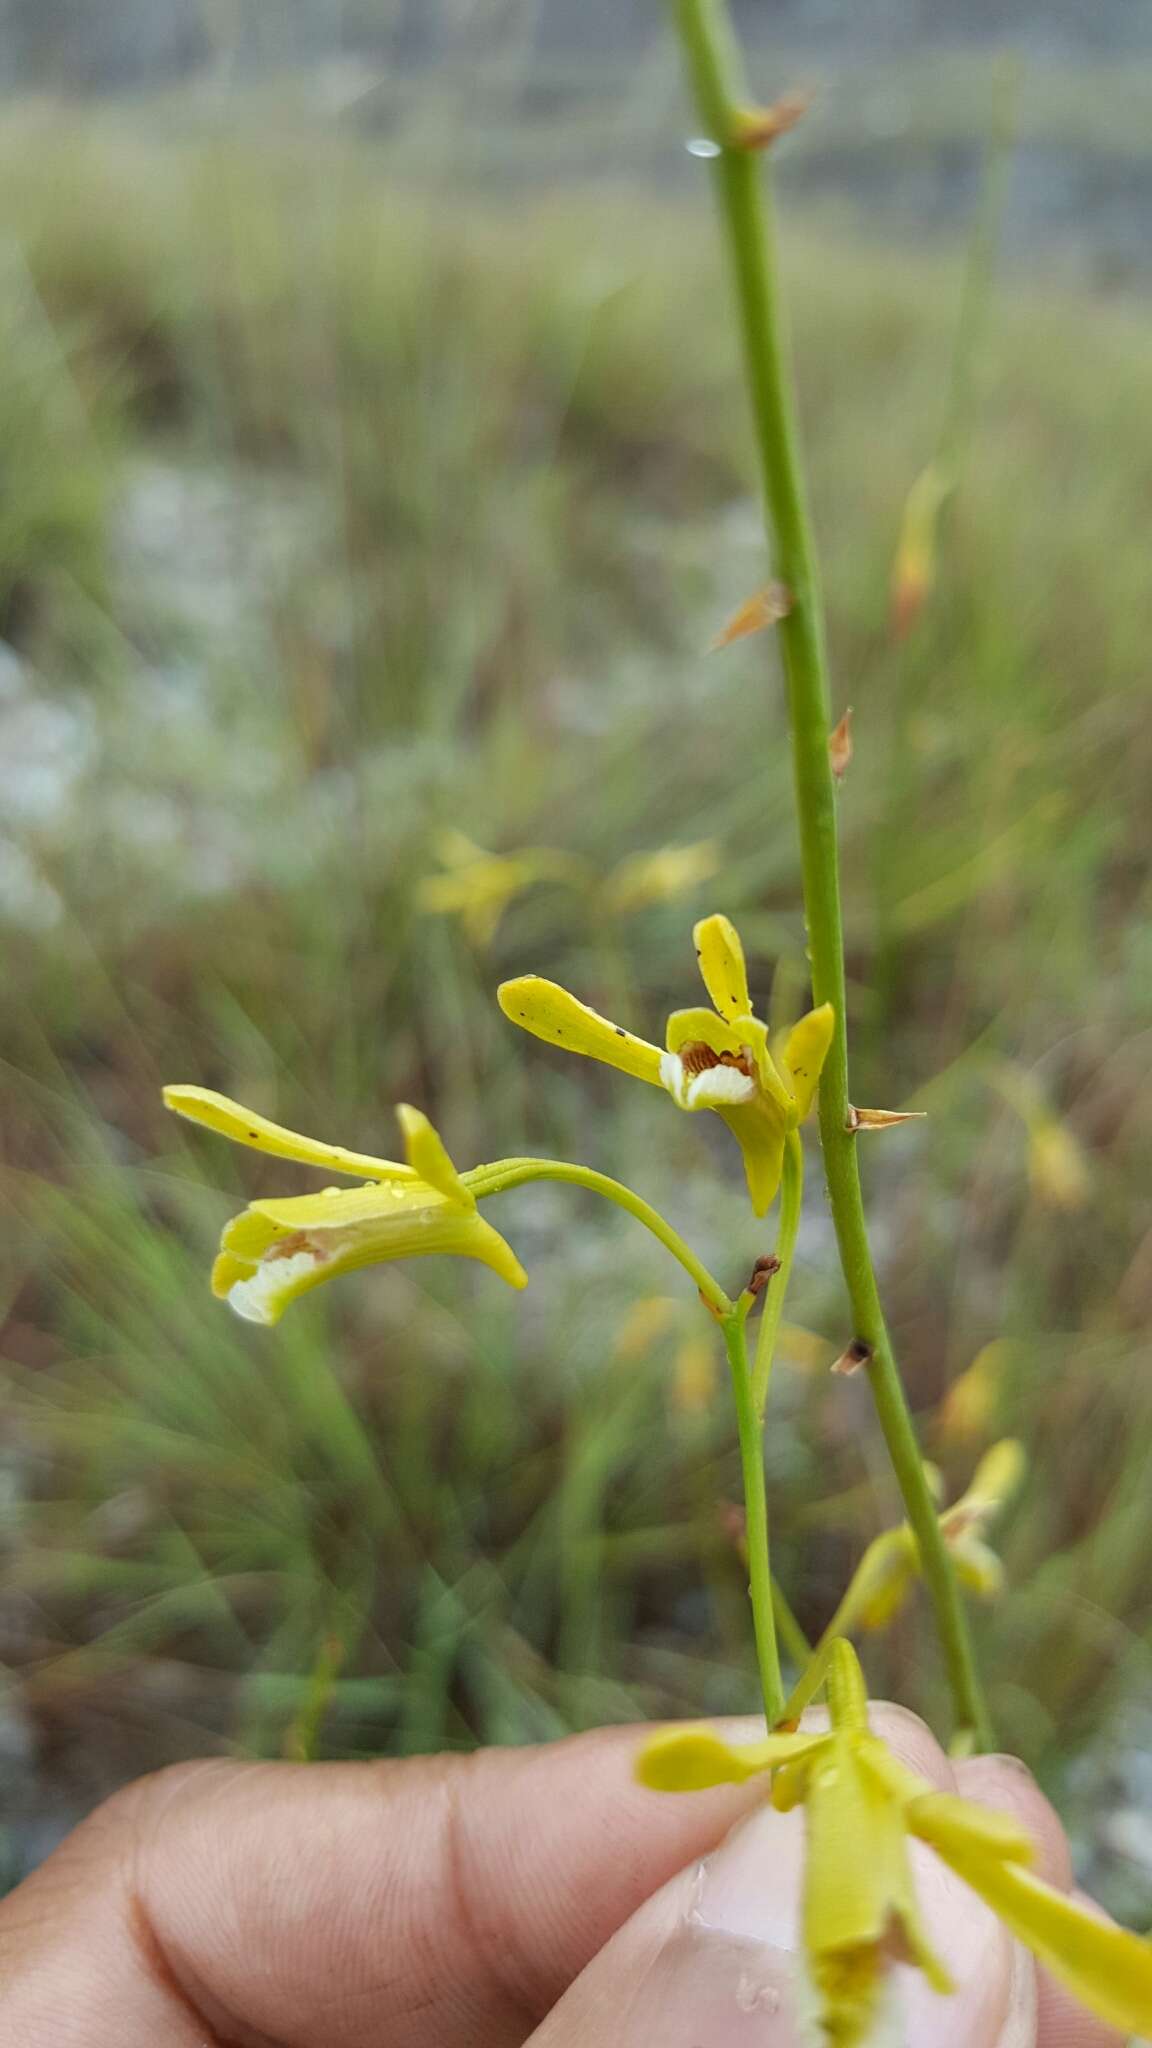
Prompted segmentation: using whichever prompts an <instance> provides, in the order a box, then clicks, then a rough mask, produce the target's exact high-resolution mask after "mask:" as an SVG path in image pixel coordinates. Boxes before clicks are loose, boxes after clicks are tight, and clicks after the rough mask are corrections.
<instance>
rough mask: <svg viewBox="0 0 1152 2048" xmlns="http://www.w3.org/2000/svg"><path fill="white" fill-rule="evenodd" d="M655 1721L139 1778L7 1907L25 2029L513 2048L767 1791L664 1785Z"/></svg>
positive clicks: (7, 1945) (4, 2007)
mask: <svg viewBox="0 0 1152 2048" xmlns="http://www.w3.org/2000/svg"><path fill="white" fill-rule="evenodd" d="M642 1733H643V1731H642V1730H638V1729H635V1728H621V1729H616V1730H608V1731H603V1732H601V1733H599V1734H597V1735H592V1736H582V1737H577V1738H575V1739H573V1740H571V1741H568V1742H563V1743H557V1744H552V1745H549V1746H547V1747H544V1748H540V1749H535V1750H522V1751H512V1750H508V1751H488V1752H483V1753H482V1754H481V1755H479V1756H477V1757H475V1758H464V1757H456V1758H452V1757H442V1758H422V1759H413V1760H412V1761H410V1762H405V1763H392V1764H380V1765H318V1766H313V1767H300V1766H294V1765H234V1764H202V1765H195V1766H190V1767H182V1768H181V1769H179V1770H177V1771H175V1772H168V1773H164V1774H163V1775H162V1776H161V1777H159V1778H156V1779H153V1780H146V1781H144V1782H143V1783H142V1784H141V1785H139V1786H136V1787H134V1788H132V1790H131V1791H130V1792H129V1793H127V1794H122V1795H120V1797H119V1798H117V1799H116V1800H113V1801H111V1802H110V1803H109V1805H108V1806H107V1807H105V1808H103V1809H101V1810H100V1812H99V1813H98V1814H96V1815H94V1816H93V1817H92V1819H91V1820H90V1821H89V1822H87V1823H86V1824H85V1826H84V1827H82V1828H81V1829H79V1830H78V1831H77V1833H76V1835H75V1836H74V1837H72V1838H71V1840H70V1841H69V1842H68V1843H66V1844H65V1845H64V1847H63V1848H62V1849H60V1850H59V1851H57V1853H56V1855H55V1856H53V1857H52V1858H50V1859H49V1861H48V1862H47V1863H46V1864H45V1865H44V1866H43V1868H42V1869H41V1870H40V1871H39V1872H38V1873H37V1874H36V1876H35V1877H33V1878H32V1879H30V1880H29V1881H28V1882H27V1884H25V1885H23V1886H21V1887H20V1888H19V1890H18V1891H17V1892H15V1893H14V1894H13V1895H12V1897H11V1898H10V1899H9V1900H8V1901H6V1902H5V1903H4V1904H3V1905H2V1906H0V2039H3V2041H4V2042H5V2043H6V2044H15V2048H44V2043H45V2042H47V2041H49V2040H51V2042H52V2043H53V2048H73V2043H75V2044H76V2048H80V2044H81V2043H82V2044H83V2048H113V2044H114V2048H137V2044H139V2048H144V2044H148V2048H151V2044H152V2043H154V2042H155V2041H158V2040H163V2041H164V2042H165V2043H166V2044H171V2048H203V2044H204V2040H205V2025H206V2024H207V2026H208V2027H209V2028H211V2029H214V2030H215V2032H216V2035H217V2037H218V2038H219V2039H221V2040H225V2041H227V2042H228V2043H229V2044H231V2043H233V2042H240V2043H244V2044H248V2043H259V2044H266V2043H269V2042H273V2043H276V2044H283V2048H361V2044H363V2048H369V2044H371V2048H379V2044H380V2043H381V2042H382V2041H390V2040H393V2039H397V2040H400V2039H402V2040H403V2041H404V2043H405V2048H456V2044H460V2048H464V2044H467V2048H512V2044H517V2048H518V2044H520V2043H522V2042H523V2040H524V2038H525V2036H526V2034H528V2033H529V2032H530V2030H531V2027H532V2026H533V2024H534V2023H535V2021H536V2020H537V2019H538V2018H539V2017H540V2016H541V2014H543V2013H544V2012H546V2011H547V2010H548V2008H549V2007H550V2005H551V2004H552V2003H553V2002H554V2000H555V1999H556V1998H557V1997H559V1995H560V1994H561V1992H562V1991H563V1989H564V1987H565V1986H566V1984H567V1983H568V1982H569V1981H570V1979H571V1978H572V1977H573V1976H575V1975H576V1974H577V1972H578V1971H579V1970H580V1969H581V1968H582V1967H583V1966H584V1964H585V1963H586V1962H587V1961H588V1960H589V1958H590V1957H591V1956H592V1955H594V1954H595V1952H596V1951H597V1949H599V1948H600V1947H601V1946H602V1945H603V1943H604V1942H606V1941H607V1940H608V1939H609V1937H610V1936H611V1934H612V1933H613V1932H614V1931H615V1929H616V1927H617V1926H619V1925H620V1923H621V1922H622V1921H623V1920H625V1919H626V1918H627V1917H628V1915H629V1914H630V1913H631V1912H633V1911H634V1910H635V1908H636V1907H637V1906H638V1905H639V1904H640V1903H641V1901H642V1900H643V1899H644V1898H646V1897H647V1896H648V1895H649V1894H650V1893H651V1892H652V1891H653V1890H655V1889H656V1888H657V1887H659V1886H660V1885H662V1884H663V1883H664V1882H665V1880H666V1879H667V1878H668V1877H669V1876H670V1875H671V1874H672V1872H674V1871H676V1870H678V1869H680V1868H682V1867H683V1866H684V1864H685V1863H688V1862H691V1861H692V1860H693V1859H695V1858H698V1857H699V1856H700V1855H702V1854H704V1853H705V1852H706V1851H707V1850H708V1849H709V1848H710V1847H711V1846H712V1845H713V1844H714V1843H715V1842H716V1841H718V1840H719V1839H720V1838H721V1837H722V1836H723V1834H724V1833H725V1831H726V1830H727V1829H728V1828H729V1827H730V1826H731V1825H732V1823H733V1821H734V1820H735V1819H737V1818H738V1817H739V1816H740V1814H742V1813H743V1812H745V1811H747V1809H748V1806H749V1804H750V1803H752V1802H753V1801H754V1800H755V1799H756V1797H757V1796H758V1795H757V1792H756V1789H755V1787H753V1788H751V1789H748V1788H735V1787H723V1788H720V1789H719V1790H717V1791H716V1792H715V1793H708V1794H704V1795H701V1797H700V1798H698V1799H691V1800H677V1799H667V1800H655V1799H653V1798H652V1796H651V1795H650V1794H648V1793H646V1792H644V1791H642V1790H641V1789H640V1788H639V1787H638V1786H636V1785H635V1784H634V1782H633V1779H632V1759H633V1756H634V1754H635V1751H636V1747H637V1743H638V1741H639V1740H640V1739H642Z"/></svg>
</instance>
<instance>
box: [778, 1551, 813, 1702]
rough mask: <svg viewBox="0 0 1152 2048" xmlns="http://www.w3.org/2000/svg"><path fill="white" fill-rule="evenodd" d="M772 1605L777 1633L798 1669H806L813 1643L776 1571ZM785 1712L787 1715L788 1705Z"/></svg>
mask: <svg viewBox="0 0 1152 2048" xmlns="http://www.w3.org/2000/svg"><path fill="white" fill-rule="evenodd" d="M772 1607H773V1611H774V1613H775V1616H776V1633H777V1635H778V1636H779V1638H780V1641H781V1642H782V1644H783V1645H784V1648H785V1650H786V1652H787V1654H788V1656H789V1657H790V1658H791V1659H792V1662H793V1664H794V1665H795V1666H796V1669H797V1671H804V1670H806V1669H807V1666H808V1664H809V1662H810V1661H811V1658H812V1654H813V1653H812V1645H811V1643H810V1642H809V1641H808V1638H807V1636H806V1635H805V1633H804V1631H803V1629H802V1628H801V1626H800V1623H799V1622H798V1621H797V1619H796V1616H795V1614H794V1613H793V1611H792V1608H791V1607H790V1605H789V1603H788V1598H787V1595H786V1594H785V1592H784V1589H783V1587H782V1586H781V1584H780V1581H779V1579H778V1578H777V1577H776V1574H775V1572H773V1574H772ZM784 1712H785V1716H787V1712H788V1709H787V1707H785V1709H784Z"/></svg>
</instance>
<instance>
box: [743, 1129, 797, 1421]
mask: <svg viewBox="0 0 1152 2048" xmlns="http://www.w3.org/2000/svg"><path fill="white" fill-rule="evenodd" d="M803 1205H804V1148H803V1146H802V1145H801V1143H800V1135H799V1132H798V1131H790V1132H789V1134H788V1141H787V1143H786V1145H785V1147H784V1174H783V1178H782V1180H781V1182H780V1233H779V1236H778V1237H777V1239H776V1256H777V1258H778V1259H779V1261H780V1270H779V1272H777V1273H773V1275H772V1278H771V1279H770V1280H769V1282H768V1287H767V1291H766V1293H765V1296H764V1307H763V1310H762V1311H761V1315H760V1328H759V1331H758V1333H757V1337H756V1364H755V1366H754V1368H753V1372H752V1391H753V1393H754V1395H755V1397H756V1413H757V1415H758V1416H759V1417H760V1420H761V1422H763V1420H764V1410H765V1408H766V1407H767V1405H768V1383H769V1381H770V1380H771V1378H772V1361H773V1359H774V1357H775V1355H776V1339H777V1337H778V1336H779V1334H780V1318H781V1316H782V1315H783V1313H784V1301H785V1297H786V1295H787V1293H788V1282H789V1280H790V1279H791V1277H792V1258H793V1254H794V1253H795V1250H796V1233H797V1231H798V1230H799V1228H800V1211H801V1209H802V1207H803Z"/></svg>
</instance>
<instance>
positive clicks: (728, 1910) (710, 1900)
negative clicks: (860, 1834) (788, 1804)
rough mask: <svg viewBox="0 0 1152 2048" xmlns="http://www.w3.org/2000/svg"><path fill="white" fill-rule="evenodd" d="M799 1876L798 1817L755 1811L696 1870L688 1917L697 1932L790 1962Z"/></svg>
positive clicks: (795, 1943) (796, 1933)
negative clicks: (755, 1945) (730, 1938)
mask: <svg viewBox="0 0 1152 2048" xmlns="http://www.w3.org/2000/svg"><path fill="white" fill-rule="evenodd" d="M803 1871H804V1821H803V1816H802V1815H801V1814H800V1813H798V1812H797V1813H777V1812H776V1811H775V1809H774V1808H773V1807H770V1806H764V1807H761V1808H760V1809H758V1811H757V1812H755V1813H753V1814H750V1815H749V1817H748V1819H747V1820H745V1821H741V1823H740V1825H739V1827H737V1828H734V1829H733V1831H732V1833H731V1834H730V1835H729V1836H728V1838H727V1840H726V1841H724V1842H722V1843H721V1845H720V1847H719V1848H718V1849H717V1850H715V1851H714V1853H713V1854H712V1855H711V1856H709V1857H708V1859H707V1861H706V1862H704V1863H702V1864H701V1865H700V1870H699V1874H698V1878H697V1896H696V1900H695V1905H694V1909H693V1917H694V1919H695V1920H696V1923H697V1925H698V1926H700V1927H705V1928H711V1929H713V1930H714V1931H715V1932H717V1933H724V1934H728V1935H735V1936H737V1937H739V1938H740V1939H741V1940H744V1941H755V1942H759V1943H760V1944H761V1945H762V1946H764V1947H767V1948H770V1949H775V1950H778V1951H781V1952H782V1953H784V1954H785V1955H790V1956H795V1955H796V1953H797V1952H798V1950H799V1947H800V1911H799V1901H800V1892H801V1883H802V1878H803Z"/></svg>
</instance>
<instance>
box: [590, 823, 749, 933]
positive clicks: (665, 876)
mask: <svg viewBox="0 0 1152 2048" xmlns="http://www.w3.org/2000/svg"><path fill="white" fill-rule="evenodd" d="M719 867H720V848H719V846H718V845H717V843H716V841H715V840H714V839H698V840H694V841H693V842H692V844H691V845H689V846H660V847H657V849H656V851H655V852H654V853H631V854H628V855H627V856H626V858H625V859H624V860H622V861H621V862H620V863H619V865H618V866H617V867H614V868H613V869H612V872H611V874H610V875H609V876H608V878H607V880H606V881H605V883H604V894H603V902H604V907H605V909H606V910H608V911H610V912H611V913H612V915H613V916H614V917H627V916H628V915H630V913H631V912H633V911H636V910H646V909H647V908H648V906H649V905H650V904H653V903H674V902H675V901H676V898H677V897H678V896H686V895H688V894H689V892H690V891H691V890H693V889H698V888H699V886H700V884H701V883H702V882H710V881H711V880H712V877H713V875H714V874H716V873H717V871H718V869H719Z"/></svg>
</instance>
